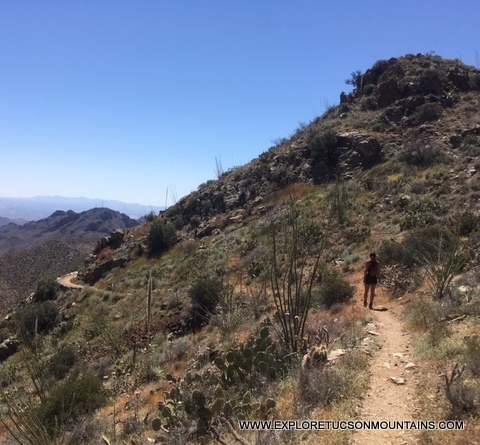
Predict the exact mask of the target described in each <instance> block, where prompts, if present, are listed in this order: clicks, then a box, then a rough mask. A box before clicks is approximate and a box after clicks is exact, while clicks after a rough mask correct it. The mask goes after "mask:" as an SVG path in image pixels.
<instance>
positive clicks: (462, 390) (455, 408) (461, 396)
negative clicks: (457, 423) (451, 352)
mask: <svg viewBox="0 0 480 445" xmlns="http://www.w3.org/2000/svg"><path fill="white" fill-rule="evenodd" d="M464 371H465V366H462V367H460V366H458V363H457V364H455V366H454V368H453V369H452V371H451V372H450V373H446V374H445V375H444V376H443V377H444V379H445V395H446V396H447V399H448V401H449V402H450V404H451V415H452V416H453V417H459V416H460V415H462V414H464V413H468V412H472V411H474V410H475V409H476V408H477V404H478V403H477V399H478V395H479V389H478V387H477V386H475V385H474V384H471V383H468V382H466V381H465V374H464Z"/></svg>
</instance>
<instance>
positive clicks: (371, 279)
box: [364, 275, 378, 284]
mask: <svg viewBox="0 0 480 445" xmlns="http://www.w3.org/2000/svg"><path fill="white" fill-rule="evenodd" d="M377 281H378V279H377V276H376V275H367V276H366V277H365V280H364V283H365V284H377Z"/></svg>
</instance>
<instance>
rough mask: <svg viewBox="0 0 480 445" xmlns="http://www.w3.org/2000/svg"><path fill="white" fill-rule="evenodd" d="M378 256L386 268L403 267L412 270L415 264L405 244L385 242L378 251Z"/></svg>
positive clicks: (392, 241) (391, 241)
mask: <svg viewBox="0 0 480 445" xmlns="http://www.w3.org/2000/svg"><path fill="white" fill-rule="evenodd" d="M378 255H379V257H380V258H381V259H382V263H383V265H384V266H393V265H397V264H398V265H402V266H405V267H407V268H412V267H413V266H414V263H413V262H412V261H411V258H410V256H411V255H410V254H409V252H408V251H407V249H406V247H405V245H404V244H403V243H399V242H397V241H394V240H384V241H382V244H380V248H379V249H378Z"/></svg>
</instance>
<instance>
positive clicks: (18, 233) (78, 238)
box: [0, 208, 137, 255]
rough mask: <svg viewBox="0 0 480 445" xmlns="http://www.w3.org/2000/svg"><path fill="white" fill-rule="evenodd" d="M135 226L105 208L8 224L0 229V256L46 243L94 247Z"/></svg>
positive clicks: (54, 214)
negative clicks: (117, 232)
mask: <svg viewBox="0 0 480 445" xmlns="http://www.w3.org/2000/svg"><path fill="white" fill-rule="evenodd" d="M135 225H137V221H136V220H134V219H131V218H130V217H128V216H127V215H125V214H122V213H120V212H117V211H114V210H110V209H107V208H94V209H92V210H87V211H84V212H81V213H76V212H74V211H72V210H68V211H66V212H65V211H62V210H58V211H56V212H54V213H52V214H51V215H50V216H49V217H48V218H44V219H40V220H38V221H30V222H27V223H25V224H22V225H18V224H14V223H11V224H7V225H4V226H2V227H1V228H0V255H2V254H5V253H7V252H13V251H19V250H24V249H27V248H31V247H34V246H39V245H41V244H44V243H46V242H48V241H53V240H55V241H68V242H70V243H72V244H75V243H81V244H89V245H90V247H91V246H92V243H95V241H97V240H98V239H99V238H100V237H101V236H104V235H108V234H109V233H111V232H112V231H113V230H115V229H125V228H129V227H133V226H135Z"/></svg>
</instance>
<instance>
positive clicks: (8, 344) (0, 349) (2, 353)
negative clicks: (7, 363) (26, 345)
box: [0, 337, 20, 362]
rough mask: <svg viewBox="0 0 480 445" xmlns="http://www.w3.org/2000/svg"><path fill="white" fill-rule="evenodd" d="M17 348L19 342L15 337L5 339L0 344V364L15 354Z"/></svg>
mask: <svg viewBox="0 0 480 445" xmlns="http://www.w3.org/2000/svg"><path fill="white" fill-rule="evenodd" d="M19 347H20V342H19V341H18V340H17V339H16V338H15V337H11V338H7V339H6V340H4V341H3V342H2V343H0V362H2V361H4V360H6V359H7V358H8V357H10V356H11V355H13V354H15V353H16V352H17V351H18V348H19Z"/></svg>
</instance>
